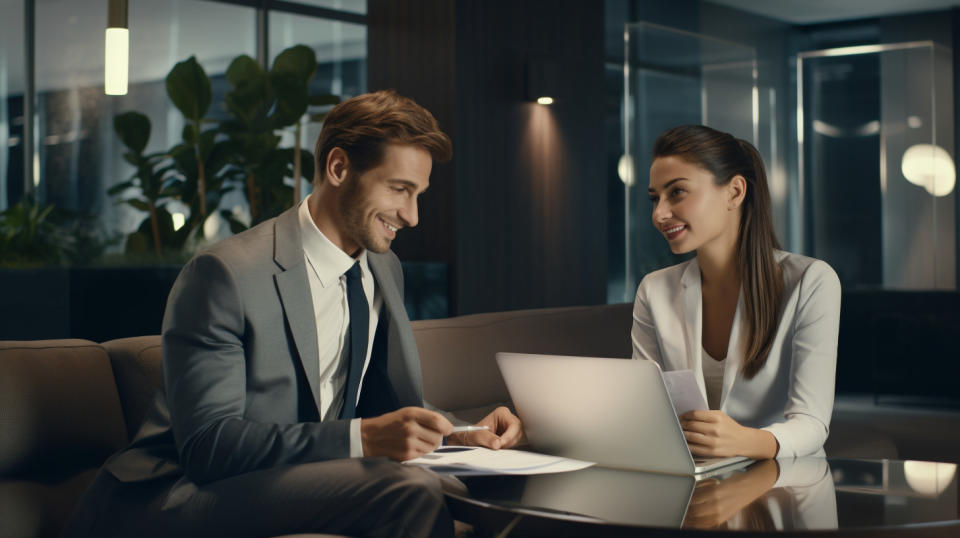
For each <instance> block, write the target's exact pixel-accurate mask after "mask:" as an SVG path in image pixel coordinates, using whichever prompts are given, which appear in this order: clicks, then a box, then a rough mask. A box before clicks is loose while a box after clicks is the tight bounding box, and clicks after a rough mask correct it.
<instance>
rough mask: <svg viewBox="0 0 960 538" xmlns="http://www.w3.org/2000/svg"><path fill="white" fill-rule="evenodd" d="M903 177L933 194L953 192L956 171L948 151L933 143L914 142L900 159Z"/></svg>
mask: <svg viewBox="0 0 960 538" xmlns="http://www.w3.org/2000/svg"><path fill="white" fill-rule="evenodd" d="M900 171H901V172H902V173H903V177H905V178H906V179H907V181H909V182H910V183H913V184H914V185H916V186H918V187H923V188H924V189H926V190H927V192H929V193H930V194H932V195H934V196H946V195H948V194H950V193H951V192H953V187H954V185H956V182H957V171H956V168H955V167H954V165H953V159H951V158H950V153H948V152H947V150H945V149H943V148H941V147H940V146H935V145H933V144H915V145H913V146H910V147H909V148H907V151H905V152H904V153H903V158H902V159H901V160H900Z"/></svg>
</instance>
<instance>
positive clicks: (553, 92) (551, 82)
mask: <svg viewBox="0 0 960 538" xmlns="http://www.w3.org/2000/svg"><path fill="white" fill-rule="evenodd" d="M526 68H527V69H526V75H527V85H526V97H527V101H535V102H537V103H539V104H541V105H552V104H553V103H555V102H556V100H557V99H558V95H557V91H558V89H559V88H560V84H559V80H560V77H559V73H560V66H559V64H558V63H557V62H556V61H554V60H549V59H544V58H535V59H530V60H527V66H526Z"/></svg>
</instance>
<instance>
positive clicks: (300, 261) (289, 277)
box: [273, 206, 320, 412]
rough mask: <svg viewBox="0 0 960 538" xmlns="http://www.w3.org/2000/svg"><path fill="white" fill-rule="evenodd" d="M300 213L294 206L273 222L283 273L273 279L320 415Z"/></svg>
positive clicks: (276, 254) (313, 324)
mask: <svg viewBox="0 0 960 538" xmlns="http://www.w3.org/2000/svg"><path fill="white" fill-rule="evenodd" d="M298 211H299V208H298V207H297V206H294V207H293V208H292V209H289V210H287V211H285V212H284V213H283V214H282V215H280V216H279V217H277V220H276V222H275V223H274V253H273V256H274V261H276V262H277V265H279V266H280V268H281V269H283V272H282V273H277V274H276V275H274V277H273V278H274V281H275V282H276V284H277V292H278V293H279V294H280V302H281V304H282V305H283V316H284V318H285V321H286V323H287V327H289V329H290V334H292V335H293V341H294V344H295V345H296V346H297V355H298V356H299V359H300V362H301V364H302V365H303V371H304V374H305V375H306V377H307V382H308V383H309V384H310V391H311V392H312V393H313V401H314V403H315V404H316V406H317V410H318V412H319V409H320V387H319V382H320V381H319V378H320V364H319V362H318V361H319V358H318V357H319V353H320V352H319V350H318V349H317V323H316V320H315V319H314V316H313V299H312V296H311V294H310V282H309V281H308V280H307V264H306V263H305V262H304V257H303V242H302V241H301V238H300V222H299V216H298ZM305 291H306V292H305Z"/></svg>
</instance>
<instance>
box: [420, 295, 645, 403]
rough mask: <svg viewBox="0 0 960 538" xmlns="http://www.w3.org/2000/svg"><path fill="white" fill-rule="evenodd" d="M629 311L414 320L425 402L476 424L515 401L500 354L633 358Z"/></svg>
mask: <svg viewBox="0 0 960 538" xmlns="http://www.w3.org/2000/svg"><path fill="white" fill-rule="evenodd" d="M632 309H633V305H632V304H615V305H603V306H583V307H567V308H544V309H537V310H518V311H514V312H495V313H490V314H474V315H470V316H459V317H455V318H446V319H438V320H426V321H415V322H413V334H414V337H415V338H416V340H417V347H418V348H419V350H420V361H421V368H422V370H423V395H424V398H425V399H426V400H427V401H429V402H430V403H431V404H433V405H435V406H437V407H439V408H440V409H447V410H450V411H453V412H454V414H456V415H457V416H458V417H460V418H463V419H465V420H471V421H472V420H476V419H477V418H480V417H482V414H483V413H484V412H485V411H486V410H488V409H490V408H491V407H493V406H495V405H497V404H501V403H502V404H508V403H509V401H510V396H509V394H508V393H507V388H506V386H505V385H504V383H503V378H502V377H500V370H499V369H498V368H497V363H496V360H495V359H494V354H495V353H497V352H498V351H513V352H521V353H545V354H553V355H581V356H593V357H619V358H626V357H630V355H631V353H632V348H631V344H630V327H631V324H632V319H633V318H632Z"/></svg>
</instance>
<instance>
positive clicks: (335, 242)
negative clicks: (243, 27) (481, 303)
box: [70, 91, 521, 536]
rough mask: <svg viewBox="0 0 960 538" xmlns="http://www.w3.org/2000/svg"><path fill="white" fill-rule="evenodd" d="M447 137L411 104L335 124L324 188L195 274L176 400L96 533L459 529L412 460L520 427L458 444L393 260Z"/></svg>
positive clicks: (372, 108)
mask: <svg viewBox="0 0 960 538" xmlns="http://www.w3.org/2000/svg"><path fill="white" fill-rule="evenodd" d="M450 153H451V146H450V140H449V138H448V137H447V136H446V135H445V134H444V133H443V132H441V131H440V129H439V127H438V125H437V122H436V120H435V119H434V118H433V116H432V115H431V114H430V113H429V112H428V111H427V110H425V109H424V108H422V107H420V106H419V105H417V104H416V103H414V102H413V101H412V100H410V99H407V98H404V97H401V96H398V95H397V94H396V93H393V92H389V91H383V92H377V93H372V94H367V95H361V96H359V97H355V98H353V99H350V100H347V101H345V102H343V103H341V104H340V105H338V106H336V107H335V108H334V109H333V110H331V111H330V113H329V114H328V115H327V117H326V119H325V122H324V125H323V129H322V131H321V133H320V136H319V138H318V140H317V147H316V153H315V159H316V177H315V179H314V182H315V190H314V192H313V193H312V194H311V195H310V196H309V197H308V198H307V199H306V200H305V201H304V202H303V203H301V204H300V205H299V206H298V207H295V208H293V209H290V210H289V211H287V212H285V213H283V214H282V215H280V216H279V217H277V218H275V219H271V220H269V221H266V222H264V223H262V224H260V225H259V226H256V227H254V228H252V229H250V230H248V231H246V232H244V233H241V234H239V235H236V236H234V237H232V238H229V239H227V240H225V241H222V242H221V243H219V244H217V245H214V246H213V247H211V248H210V249H209V250H207V251H205V252H203V253H201V254H199V255H198V256H196V257H195V258H194V259H192V260H191V261H190V262H189V263H187V265H186V266H185V267H184V268H183V271H182V272H181V273H180V276H179V277H178V279H177V282H176V284H174V287H173V289H172V291H171V292H170V298H169V301H168V304H167V310H166V313H165V315H164V322H163V370H164V380H165V387H164V390H163V391H160V393H159V394H158V397H157V400H156V402H155V405H154V407H153V409H152V410H151V412H150V413H148V416H147V418H146V420H145V423H144V425H143V427H142V428H141V430H140V431H139V433H138V434H137V436H136V439H135V440H134V442H133V443H132V445H131V446H130V447H129V448H128V449H126V450H125V451H123V452H121V453H119V454H118V455H116V456H114V457H113V458H111V460H110V461H109V462H108V463H107V464H106V465H105V466H104V469H105V470H104V471H101V474H100V475H99V476H98V478H97V480H96V481H95V483H94V485H93V486H92V487H91V489H90V491H89V492H88V493H87V495H86V497H85V500H84V501H83V502H82V503H81V507H80V508H79V509H78V511H77V513H76V515H75V518H74V521H73V522H72V525H71V528H70V531H71V533H72V534H76V535H81V536H127V535H130V536H133V535H137V536H143V535H162V536H181V535H203V536H208V535H230V536H245V535H250V536H270V535H280V534H293V533H301V532H328V533H339V534H348V535H384V536H406V535H409V536H425V535H431V534H432V535H450V534H452V531H453V525H452V521H451V518H450V516H449V514H448V512H447V510H446V507H445V505H444V502H443V494H442V490H441V483H440V478H439V477H438V476H437V475H434V474H432V473H430V472H428V471H425V470H422V469H419V468H416V467H410V466H404V465H401V464H399V463H397V462H399V461H403V460H407V459H411V458H415V457H418V456H421V455H423V454H425V453H428V452H430V451H432V450H433V449H435V448H436V447H437V446H438V445H439V444H440V443H441V441H442V439H443V437H444V436H447V437H448V439H450V440H451V442H453V443H467V444H479V445H484V446H487V447H490V448H501V447H508V446H513V445H514V444H516V443H517V441H518V440H519V438H520V435H521V431H520V430H521V428H520V422H519V419H517V418H516V417H515V416H514V415H513V414H512V413H510V412H509V411H508V410H507V409H506V408H499V409H497V410H495V411H494V412H493V413H491V414H490V415H489V416H487V417H486V418H485V419H484V420H483V421H481V422H480V424H482V425H486V426H488V427H489V430H488V431H478V432H471V433H469V434H453V435H451V432H452V430H453V425H452V424H451V423H450V421H449V420H448V418H447V417H445V416H444V415H442V414H440V413H437V412H435V411H432V410H428V409H425V408H423V407H422V405H423V400H422V395H421V380H420V379H421V378H420V366H419V358H418V355H417V349H416V342H415V341H414V338H413V333H412V331H411V328H410V323H409V320H408V318H407V316H406V313H405V311H404V306H403V299H402V293H403V286H402V278H403V277H402V273H401V270H400V263H399V261H398V260H397V257H396V256H395V255H394V254H393V253H392V252H391V251H390V250H389V249H390V243H391V241H392V240H393V239H394V238H395V237H396V234H397V233H398V232H400V230H402V229H403V228H406V227H412V226H416V225H417V223H418V214H417V198H418V196H419V195H420V194H422V193H423V192H424V191H425V190H426V189H427V187H428V186H429V176H430V171H431V168H432V164H433V160H437V161H445V160H448V159H449V157H450Z"/></svg>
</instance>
